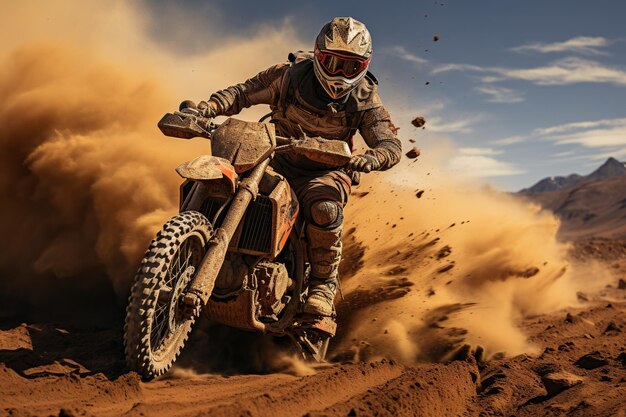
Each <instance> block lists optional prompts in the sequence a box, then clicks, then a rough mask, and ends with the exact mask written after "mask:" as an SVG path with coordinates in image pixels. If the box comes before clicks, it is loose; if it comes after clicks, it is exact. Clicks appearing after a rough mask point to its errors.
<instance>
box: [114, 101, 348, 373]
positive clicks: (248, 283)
mask: <svg viewBox="0 0 626 417" xmlns="http://www.w3.org/2000/svg"><path fill="white" fill-rule="evenodd" d="M158 126H159V128H160V129H161V131H162V132H163V133H164V134H165V135H167V136H172V137H177V138H184V139H190V138H194V137H202V138H207V139H210V142H211V155H210V156H208V155H202V156H199V157H197V158H196V159H193V160H191V161H188V162H185V163H183V164H182V165H180V166H179V167H178V168H176V171H177V172H178V174H179V175H180V176H181V177H183V178H184V182H183V183H182V185H181V186H180V202H179V206H180V213H179V214H178V215H176V216H174V217H173V218H172V219H170V220H169V221H168V222H167V223H165V225H164V226H163V228H162V230H161V231H160V232H158V234H157V235H156V237H155V239H154V240H153V241H152V243H151V244H150V246H149V248H148V250H147V251H146V254H145V256H144V258H143V260H142V262H141V266H140V268H139V271H138V273H137V275H136V277H135V281H134V284H133V286H132V289H131V295H130V297H129V302H128V306H127V309H126V321H125V326H124V345H125V354H126V360H127V363H128V365H129V366H130V368H131V369H132V370H135V371H137V372H138V373H139V374H140V375H141V376H142V377H143V379H144V380H150V379H153V378H155V377H158V376H160V375H162V374H164V373H165V372H167V371H168V370H169V369H170V368H171V366H172V365H173V364H174V361H175V360H176V358H177V357H178V355H179V354H180V352H181V350H182V348H183V346H184V344H185V342H186V340H187V338H188V336H189V333H190V332H191V329H192V326H193V324H194V322H195V321H196V319H197V318H198V317H199V316H200V314H202V313H204V314H206V316H207V317H208V318H209V319H210V320H211V321H214V322H218V323H222V324H225V325H228V326H232V327H235V328H239V329H244V330H249V331H255V332H261V333H269V334H272V335H275V336H288V337H290V338H291V339H292V340H293V342H295V346H296V347H297V349H298V350H299V352H300V353H301V354H302V355H303V356H304V357H305V358H309V359H314V360H317V361H321V360H323V359H324V357H325V355H326V350H327V348H328V344H329V341H330V339H331V338H332V337H333V336H334V335H335V331H336V327H337V326H336V322H335V317H334V315H333V316H331V317H312V316H307V315H305V314H303V313H302V312H301V310H302V306H303V304H304V301H305V300H306V297H307V281H308V271H309V265H308V263H307V249H306V248H307V242H306V235H305V233H304V230H305V224H304V220H303V218H302V216H301V215H299V205H298V200H297V198H296V195H295V193H294V192H293V191H292V189H291V187H290V186H289V183H288V182H287V180H286V179H285V178H284V177H283V176H281V175H279V174H278V173H276V172H275V171H274V170H273V169H272V168H271V167H270V161H271V160H272V158H273V156H274V155H275V154H278V153H282V152H292V153H296V154H299V155H303V156H305V157H306V158H308V159H310V160H312V161H315V162H318V163H320V164H323V165H324V166H328V167H329V169H331V168H336V167H341V166H344V165H345V164H346V163H347V162H348V161H349V160H350V157H351V152H350V149H349V147H348V145H347V144H346V143H345V142H342V141H337V140H324V139H319V138H303V139H289V138H283V137H280V136H277V135H276V133H275V130H274V126H273V125H271V124H267V123H261V122H245V121H241V120H237V119H234V118H229V119H227V120H226V121H225V122H224V123H222V124H221V125H217V124H215V123H214V122H213V120H212V119H208V118H205V117H203V116H202V115H201V113H200V112H199V111H198V110H197V108H195V105H194V104H193V103H191V102H187V104H186V107H185V108H183V109H182V110H180V111H178V112H174V113H168V114H166V115H165V116H163V118H162V119H161V120H160V122H159V123H158Z"/></svg>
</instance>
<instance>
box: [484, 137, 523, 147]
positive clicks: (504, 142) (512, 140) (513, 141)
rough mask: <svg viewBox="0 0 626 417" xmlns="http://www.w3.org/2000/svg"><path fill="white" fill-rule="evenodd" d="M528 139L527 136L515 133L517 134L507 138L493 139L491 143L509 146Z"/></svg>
mask: <svg viewBox="0 0 626 417" xmlns="http://www.w3.org/2000/svg"><path fill="white" fill-rule="evenodd" d="M525 140H526V136H521V135H515V136H507V137H506V138H502V139H496V140H492V141H491V144H493V145H496V146H508V145H514V144H516V143H521V142H523V141H525Z"/></svg>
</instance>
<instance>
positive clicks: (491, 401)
mask: <svg viewBox="0 0 626 417" xmlns="http://www.w3.org/2000/svg"><path fill="white" fill-rule="evenodd" d="M607 247H610V248H611V249H607ZM615 247H617V249H615ZM622 251H623V244H621V243H619V244H611V242H607V241H599V242H595V243H593V242H592V243H586V244H582V245H578V246H577V247H576V249H575V253H576V256H577V257H579V258H581V259H585V258H595V259H598V258H600V259H602V260H603V261H604V262H606V263H608V264H610V265H611V266H612V268H613V269H614V271H615V272H616V277H617V276H620V275H622V276H624V273H625V272H626V258H624V257H623V254H622ZM579 298H580V299H581V302H582V304H581V307H579V308H572V309H568V310H565V311H560V312H558V313H555V314H550V315H541V316H536V317H530V318H526V319H524V320H523V321H522V322H520V323H519V326H520V327H521V329H522V330H523V332H524V333H525V334H526V335H527V336H528V338H529V341H530V342H531V343H532V344H534V345H536V346H538V347H539V348H540V351H541V353H539V354H537V355H527V354H523V355H518V356H515V357H509V358H498V357H497V356H496V357H495V358H493V359H491V360H489V361H487V362H485V361H483V360H482V358H481V357H480V355H478V357H476V355H473V354H472V353H471V352H470V353H469V354H464V352H463V350H461V351H460V352H459V354H458V356H457V358H456V360H452V361H448V362H445V363H421V364H417V365H412V366H407V365H402V364H400V363H397V362H394V361H393V360H389V359H379V360H374V361H362V362H344V363H341V362H336V363H330V364H326V365H323V366H318V367H317V368H316V369H312V368H310V367H306V366H305V365H303V364H300V366H301V368H302V369H300V371H298V369H297V368H293V367H291V368H290V370H289V373H281V372H273V373H262V372H258V371H257V372H250V371H242V370H241V369H240V370H237V369H232V368H231V369H229V370H228V371H226V370H225V371H224V372H220V374H216V373H205V371H206V369H203V368H202V367H201V366H196V365H194V364H197V359H198V357H200V358H201V357H202V355H203V354H205V353H206V352H207V351H206V350H205V349H204V345H203V342H202V339H203V337H204V336H205V335H202V334H201V332H203V331H204V329H200V330H199V331H198V332H197V333H198V334H200V335H197V336H196V338H195V341H192V345H191V346H190V348H189V352H188V353H187V354H186V355H184V356H183V358H181V361H180V363H181V365H179V366H178V367H177V368H175V369H174V371H173V372H171V373H170V374H169V375H167V376H166V377H165V378H162V379H160V380H157V381H153V382H150V383H143V382H141V381H140V379H139V378H138V376H137V375H136V374H134V373H132V372H128V371H126V369H125V365H124V360H123V353H122V343H121V329H120V328H118V327H114V328H106V329H93V328H90V329H84V328H83V329H74V330H72V329H64V328H59V327H55V326H54V325H50V324H27V323H23V324H19V325H11V324H8V323H5V324H4V325H3V327H2V331H0V414H2V415H7V416H48V415H53V416H56V415H59V416H92V415H93V416H95V415H97V416H118V415H126V416H153V415H156V416H161V415H163V416H165V415H167V416H182V415H211V416H243V415H247V416H301V415H310V416H359V415H407V416H408V415H423V416H444V415H445V416H455V415H458V416H462V415H467V416H474V415H485V416H487V415H502V416H508V415H515V416H538V415H554V416H557V415H567V416H623V415H626V400H625V398H626V282H623V281H622V282H621V283H620V281H619V280H617V281H615V282H614V283H612V284H609V285H608V286H606V287H605V288H604V289H603V290H601V291H599V292H596V293H589V294H587V293H579ZM442 323H443V324H442ZM440 324H441V325H442V326H444V327H445V319H442V321H441V323H440ZM222 349H225V350H227V349H229V347H228V346H222ZM222 353H223V352H222ZM207 359H208V358H207ZM214 359H215V358H214ZM477 359H478V360H477ZM208 362H211V361H210V360H208ZM298 375H300V376H298Z"/></svg>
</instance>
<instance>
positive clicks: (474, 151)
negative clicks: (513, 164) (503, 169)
mask: <svg viewBox="0 0 626 417" xmlns="http://www.w3.org/2000/svg"><path fill="white" fill-rule="evenodd" d="M459 153H460V154H461V155H467V156H488V155H500V154H501V153H503V151H501V150H498V149H492V148H459Z"/></svg>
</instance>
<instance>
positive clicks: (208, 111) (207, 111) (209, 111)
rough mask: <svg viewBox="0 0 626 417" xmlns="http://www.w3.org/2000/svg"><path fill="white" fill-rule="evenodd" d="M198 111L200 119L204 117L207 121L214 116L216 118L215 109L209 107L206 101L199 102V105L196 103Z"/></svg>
mask: <svg viewBox="0 0 626 417" xmlns="http://www.w3.org/2000/svg"><path fill="white" fill-rule="evenodd" d="M198 111H199V112H200V115H201V116H202V117H206V118H209V119H212V118H214V117H215V116H217V113H216V111H215V109H214V108H213V106H211V105H210V104H209V103H207V102H206V101H201V102H200V103H198Z"/></svg>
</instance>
